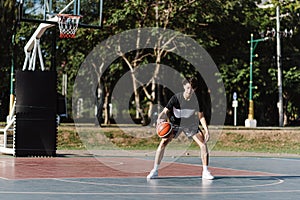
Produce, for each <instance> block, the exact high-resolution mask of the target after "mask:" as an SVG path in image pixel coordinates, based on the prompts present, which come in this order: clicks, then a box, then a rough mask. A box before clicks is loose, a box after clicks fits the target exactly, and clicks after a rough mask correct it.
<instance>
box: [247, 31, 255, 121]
mask: <svg viewBox="0 0 300 200" xmlns="http://www.w3.org/2000/svg"><path fill="white" fill-rule="evenodd" d="M253 51H254V49H253V34H251V40H250V81H249V114H248V119H249V120H253V119H254V103H253V99H252V96H253V95H252V88H253V86H252V85H253V80H252V71H253Z"/></svg>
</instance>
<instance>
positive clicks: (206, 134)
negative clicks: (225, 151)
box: [204, 130, 210, 143]
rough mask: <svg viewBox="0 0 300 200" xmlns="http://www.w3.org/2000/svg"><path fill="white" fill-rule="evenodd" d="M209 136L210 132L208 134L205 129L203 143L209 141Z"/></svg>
mask: <svg viewBox="0 0 300 200" xmlns="http://www.w3.org/2000/svg"><path fill="white" fill-rule="evenodd" d="M209 138H210V134H209V131H208V130H207V131H205V133H204V143H207V142H208V141H209Z"/></svg>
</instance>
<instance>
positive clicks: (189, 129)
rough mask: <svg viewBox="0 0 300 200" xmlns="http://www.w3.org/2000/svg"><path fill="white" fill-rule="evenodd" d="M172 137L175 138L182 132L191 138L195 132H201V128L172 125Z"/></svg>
mask: <svg viewBox="0 0 300 200" xmlns="http://www.w3.org/2000/svg"><path fill="white" fill-rule="evenodd" d="M173 131H174V138H175V139H176V138H177V137H178V136H179V135H180V134H181V133H182V132H183V133H184V134H185V135H186V136H187V137H188V138H192V137H193V136H194V135H196V134H197V133H201V129H200V128H199V127H180V126H174V127H173Z"/></svg>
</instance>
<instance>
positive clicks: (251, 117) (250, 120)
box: [245, 34, 269, 127]
mask: <svg viewBox="0 0 300 200" xmlns="http://www.w3.org/2000/svg"><path fill="white" fill-rule="evenodd" d="M268 39H269V38H268V37H265V38H262V39H256V40H254V39H253V34H251V40H250V81H249V114H248V119H246V121H245V126H246V127H256V120H255V119H254V102H253V94H252V89H253V88H254V87H253V77H252V76H253V75H252V71H253V57H256V56H257V55H253V53H254V50H255V48H256V46H257V44H258V43H259V42H262V41H266V40H268ZM248 43H249V41H248Z"/></svg>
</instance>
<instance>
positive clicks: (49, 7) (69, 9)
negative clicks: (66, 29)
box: [19, 0, 103, 28]
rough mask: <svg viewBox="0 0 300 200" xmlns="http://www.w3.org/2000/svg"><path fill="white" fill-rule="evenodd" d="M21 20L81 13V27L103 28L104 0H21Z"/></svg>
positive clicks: (35, 19) (47, 20)
mask: <svg viewBox="0 0 300 200" xmlns="http://www.w3.org/2000/svg"><path fill="white" fill-rule="evenodd" d="M19 3H20V9H19V12H20V21H29V22H38V23H42V22H48V23H53V22H49V19H51V18H53V17H55V16H56V15H57V14H59V13H64V14H73V15H81V16H82V17H81V19H80V22H79V27H87V28H89V27H90V28H101V23H102V5H103V0H19Z"/></svg>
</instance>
